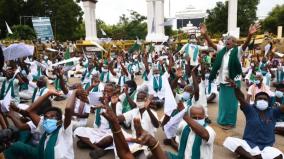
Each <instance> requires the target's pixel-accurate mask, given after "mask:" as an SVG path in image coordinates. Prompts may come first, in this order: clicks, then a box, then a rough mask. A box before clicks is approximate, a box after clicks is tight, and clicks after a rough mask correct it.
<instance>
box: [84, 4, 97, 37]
mask: <svg viewBox="0 0 284 159" xmlns="http://www.w3.org/2000/svg"><path fill="white" fill-rule="evenodd" d="M96 2H97V1H96V0H84V1H83V7H84V15H85V30H86V38H85V40H91V41H95V40H97V26H96Z"/></svg>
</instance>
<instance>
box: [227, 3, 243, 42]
mask: <svg viewBox="0 0 284 159" xmlns="http://www.w3.org/2000/svg"><path fill="white" fill-rule="evenodd" d="M237 20H238V0H229V8H228V33H229V34H230V35H233V36H235V37H236V38H239V36H240V28H238V27H237Z"/></svg>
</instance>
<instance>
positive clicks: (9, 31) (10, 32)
mask: <svg viewBox="0 0 284 159" xmlns="http://www.w3.org/2000/svg"><path fill="white" fill-rule="evenodd" d="M5 23H6V27H7V30H8V33H9V34H13V32H12V30H11V29H10V27H9V25H8V23H7V22H6V21H5Z"/></svg>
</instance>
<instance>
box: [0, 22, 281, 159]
mask: <svg viewBox="0 0 284 159" xmlns="http://www.w3.org/2000/svg"><path fill="white" fill-rule="evenodd" d="M259 28H260V25H259V24H252V25H251V26H250V28H249V29H248V37H247V39H246V41H245V42H244V43H243V44H242V45H240V46H238V44H237V39H236V38H235V37H234V36H231V35H228V36H226V37H225V38H224V39H223V41H222V42H221V43H219V44H218V45H216V44H215V43H213V42H212V40H211V39H210V37H209V36H208V33H207V28H206V26H205V25H204V24H201V25H200V32H201V36H202V37H203V38H204V39H205V43H200V42H198V41H196V39H195V38H192V37H190V38H189V40H188V43H186V44H185V45H184V46H183V47H182V48H181V49H180V50H177V51H176V52H171V51H170V50H169V49H167V48H166V47H163V48H159V49H158V50H157V49H151V48H146V49H144V50H143V52H142V51H136V52H134V53H127V54H125V53H117V54H116V55H115V56H111V57H108V58H105V59H103V58H101V59H99V58H98V57H96V56H95V57H92V58H88V57H87V56H85V55H84V54H82V55H80V57H79V60H74V61H68V63H64V62H63V63H61V64H59V65H56V63H57V62H53V61H51V60H50V59H49V58H48V57H47V56H42V57H41V58H35V57H26V58H22V59H18V60H15V61H6V62H5V63H4V66H3V68H2V70H1V77H0V81H1V83H2V84H1V92H0V100H1V102H0V104H1V109H0V110H1V113H0V125H1V127H2V129H3V130H4V129H8V128H9V127H10V126H12V125H13V126H14V127H16V128H17V129H19V133H18V137H17V139H15V140H14V141H12V142H7V143H5V146H6V147H5V150H4V152H3V154H4V156H5V158H6V159H73V158H74V146H73V145H74V144H73V141H76V144H75V146H76V147H77V148H79V149H89V150H90V153H89V155H90V157H91V158H92V159H97V158H100V157H102V156H104V155H105V154H106V152H107V151H108V150H114V156H115V157H116V158H122V159H131V158H135V157H137V155H144V156H145V158H154V159H167V158H168V159H213V158H218V156H213V155H214V153H213V152H214V151H213V147H214V141H215V138H216V136H217V135H218V134H216V132H215V131H214V129H213V128H212V127H211V126H210V124H211V123H212V122H215V121H212V118H211V117H210V116H209V113H208V103H216V104H218V114H217V115H218V117H217V121H216V122H217V124H218V125H219V127H220V128H222V129H223V130H224V131H227V130H230V129H234V128H235V127H238V125H237V122H236V121H237V117H238V115H237V112H238V107H240V109H241V111H242V112H243V113H244V116H245V131H244V132H243V138H242V139H240V138H236V137H234V136H231V137H227V138H226V139H225V141H224V143H223V146H224V147H225V148H227V149H228V150H229V151H232V152H233V153H235V154H236V155H237V156H239V157H240V158H245V159H256V158H263V159H281V158H283V157H284V155H283V153H282V152H281V151H280V150H279V149H277V148H275V147H273V145H274V143H275V134H276V133H277V134H280V135H284V124H283V119H284V114H283V113H284V107H283V106H282V104H284V100H283V98H284V96H283V92H284V83H283V80H284V76H283V75H284V66H283V65H284V60H283V59H281V58H277V56H275V55H274V53H273V49H272V48H270V49H268V52H264V51H263V53H261V54H256V53H252V52H250V51H248V50H249V49H248V46H249V45H250V43H251V41H252V37H253V36H254V34H255V33H256V32H257V31H258V30H259ZM270 47H272V46H270ZM248 52H250V53H248ZM71 79H72V81H73V82H70V80H71ZM74 81H75V82H74ZM274 88H275V90H274ZM242 90H247V92H246V93H245V94H246V95H247V96H245V94H244V93H243V92H244V91H242ZM62 100H66V106H65V107H64V111H63V110H62V109H60V108H59V107H57V106H56V105H55V104H54V103H55V102H54V101H62ZM7 103H8V104H7ZM159 110H162V114H163V117H162V118H159V117H158V113H157V111H159ZM90 114H94V116H95V118H94V119H93V120H92V123H93V125H92V126H91V127H90V126H89V125H88V120H90ZM160 127H161V128H162V130H163V132H164V134H165V139H164V140H163V143H164V144H165V145H169V146H171V147H172V148H173V150H174V152H166V151H165V150H164V149H163V148H162V147H161V144H160V142H159V140H158V139H157V136H156V134H157V133H156V132H157V129H158V128H160Z"/></svg>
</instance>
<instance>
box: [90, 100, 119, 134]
mask: <svg viewBox="0 0 284 159" xmlns="http://www.w3.org/2000/svg"><path fill="white" fill-rule="evenodd" d="M110 104H111V103H110ZM110 104H109V105H110ZM105 111H106V110H105V109H101V113H102V112H105ZM101 113H100V116H101V125H100V127H98V126H97V125H96V122H95V121H96V119H95V121H94V124H93V126H94V128H99V129H102V130H106V129H110V125H109V122H108V120H107V119H106V118H105V117H104V116H103V115H101ZM121 114H122V104H121V103H120V102H118V103H116V115H117V116H118V115H121ZM95 115H96V114H95Z"/></svg>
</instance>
